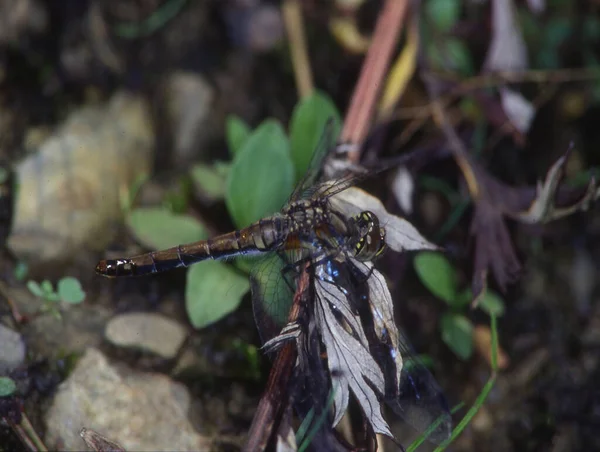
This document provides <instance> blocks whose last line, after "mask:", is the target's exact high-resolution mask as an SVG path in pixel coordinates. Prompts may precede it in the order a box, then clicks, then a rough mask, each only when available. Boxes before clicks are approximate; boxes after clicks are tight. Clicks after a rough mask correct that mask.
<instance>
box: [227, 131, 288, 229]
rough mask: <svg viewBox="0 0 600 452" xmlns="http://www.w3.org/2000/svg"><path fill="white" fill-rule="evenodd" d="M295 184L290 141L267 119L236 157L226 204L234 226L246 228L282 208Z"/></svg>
mask: <svg viewBox="0 0 600 452" xmlns="http://www.w3.org/2000/svg"><path fill="white" fill-rule="evenodd" d="M293 185H294V165H293V163H292V160H291V158H290V153H289V141H288V139H287V137H286V136H285V132H284V131H283V128H282V127H281V125H280V124H279V123H278V122H277V121H275V120H267V121H265V122H263V123H262V124H261V125H260V126H259V127H258V129H256V130H255V131H254V132H252V134H251V135H250V137H249V138H248V139H247V140H246V142H245V143H244V144H243V146H242V148H241V149H240V150H239V152H237V153H236V154H235V157H234V159H233V163H232V166H231V171H230V173H229V177H228V180H227V191H226V193H225V202H226V204H227V209H228V210H229V213H230V215H231V217H232V218H233V221H234V223H235V224H236V226H237V227H245V226H248V225H249V224H251V223H253V222H255V221H258V220H259V219H261V218H263V217H264V216H265V215H268V214H272V213H274V212H276V211H278V210H279V209H281V207H282V206H283V204H284V203H285V201H286V199H287V198H288V197H289V195H290V194H291V192H292V188H293Z"/></svg>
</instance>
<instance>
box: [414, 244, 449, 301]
mask: <svg viewBox="0 0 600 452" xmlns="http://www.w3.org/2000/svg"><path fill="white" fill-rule="evenodd" d="M413 265H414V266H415V270H416V272H417V274H418V275H419V278H420V279H421V282H422V283H423V284H424V285H425V287H427V288H428V289H429V291H430V292H431V293H432V294H434V295H435V296H436V297H438V298H441V299H442V300H444V301H445V302H447V303H448V304H450V305H452V303H454V301H455V300H456V295H457V294H456V286H457V280H456V272H455V271H454V267H452V264H451V263H450V262H449V261H448V259H446V256H444V255H443V254H441V253H434V252H430V251H426V252H422V253H419V254H417V255H416V256H415V260H414V264H413Z"/></svg>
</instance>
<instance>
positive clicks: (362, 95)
mask: <svg viewBox="0 0 600 452" xmlns="http://www.w3.org/2000/svg"><path fill="white" fill-rule="evenodd" d="M407 9H408V0H387V1H386V2H385V5H384V7H383V9H382V10H381V12H380V14H379V19H378V20H377V25H376V26H375V32H374V33H373V40H372V42H371V47H369V51H368V52H367V56H366V57H365V61H364V63H363V66H362V69H361V72H360V76H359V80H358V83H357V84H356V88H355V90H354V94H353V95H352V100H351V101H350V107H349V108H348V113H347V115H346V119H345V121H344V128H343V129H342V134H341V140H342V141H343V142H345V143H352V144H357V145H358V144H361V143H362V142H363V141H364V140H365V138H366V136H367V132H368V130H369V127H370V123H371V120H372V118H373V114H374V112H375V104H376V101H377V97H378V94H379V92H380V90H381V88H382V86H383V80H384V78H385V74H386V72H387V69H388V67H389V65H390V61H391V58H392V52H393V51H394V48H395V46H396V43H397V41H398V37H399V36H400V30H401V29H402V21H403V20H404V17H405V16H406V11H407ZM348 158H349V160H350V161H352V162H353V163H357V162H358V159H359V155H358V151H357V152H356V153H352V154H350V155H349V156H348Z"/></svg>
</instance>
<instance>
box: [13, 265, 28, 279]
mask: <svg viewBox="0 0 600 452" xmlns="http://www.w3.org/2000/svg"><path fill="white" fill-rule="evenodd" d="M27 273H29V267H28V266H27V263H26V262H24V261H19V262H17V265H15V269H14V270H13V275H14V277H15V279H16V280H17V281H25V278H26V277H27Z"/></svg>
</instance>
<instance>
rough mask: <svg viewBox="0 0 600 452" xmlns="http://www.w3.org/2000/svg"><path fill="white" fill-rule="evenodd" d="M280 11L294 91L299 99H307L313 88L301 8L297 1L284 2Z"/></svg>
mask: <svg viewBox="0 0 600 452" xmlns="http://www.w3.org/2000/svg"><path fill="white" fill-rule="evenodd" d="M281 9H282V11H283V21H284V22H285V28H286V30H287V35H288V40H289V43H290V53H291V57H292V66H293V68H294V77H295V78H296V89H297V90H298V95H299V96H300V98H303V97H307V96H310V95H311V94H312V92H313V91H314V86H313V77H312V71H311V67H310V60H309V58H308V52H307V50H306V38H305V36H304V21H303V20H302V8H301V6H300V3H299V2H298V0H285V1H284V2H283V6H282V7H281Z"/></svg>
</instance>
